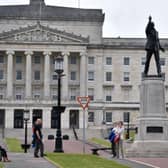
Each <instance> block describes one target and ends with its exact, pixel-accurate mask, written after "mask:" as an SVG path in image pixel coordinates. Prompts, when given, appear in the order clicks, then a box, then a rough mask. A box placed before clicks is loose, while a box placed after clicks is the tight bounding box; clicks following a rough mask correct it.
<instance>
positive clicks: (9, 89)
mask: <svg viewBox="0 0 168 168" xmlns="http://www.w3.org/2000/svg"><path fill="white" fill-rule="evenodd" d="M14 53H15V52H14V51H7V52H6V54H7V55H8V63H7V98H8V99H12V98H13V55H14Z"/></svg>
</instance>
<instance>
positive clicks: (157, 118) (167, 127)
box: [126, 76, 168, 157]
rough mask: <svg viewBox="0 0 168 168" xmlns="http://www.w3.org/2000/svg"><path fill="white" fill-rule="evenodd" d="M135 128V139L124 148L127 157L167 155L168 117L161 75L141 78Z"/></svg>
mask: <svg viewBox="0 0 168 168" xmlns="http://www.w3.org/2000/svg"><path fill="white" fill-rule="evenodd" d="M137 128H138V133H137V135H136V138H135V141H134V143H133V144H132V145H131V147H130V148H129V149H127V150H126V156H127V157H168V117H167V115H166V107H165V91H164V79H163V78H162V77H158V76H147V77H144V78H143V79H142V83H141V90H140V116H139V117H138V119H137Z"/></svg>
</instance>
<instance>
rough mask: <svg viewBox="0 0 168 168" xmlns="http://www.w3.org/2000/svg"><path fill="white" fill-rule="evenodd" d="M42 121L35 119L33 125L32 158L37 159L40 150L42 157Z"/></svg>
mask: <svg viewBox="0 0 168 168" xmlns="http://www.w3.org/2000/svg"><path fill="white" fill-rule="evenodd" d="M41 126H42V121H41V119H37V120H36V122H35V125H34V139H35V149H34V157H37V158H38V157H39V156H38V152H39V150H40V156H41V157H43V156H44V154H43V152H44V151H43V150H44V149H43V148H44V147H43V142H42V132H41Z"/></svg>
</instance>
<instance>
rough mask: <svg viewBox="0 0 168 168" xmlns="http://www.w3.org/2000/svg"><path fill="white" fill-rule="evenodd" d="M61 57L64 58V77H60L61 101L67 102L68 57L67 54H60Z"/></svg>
mask: <svg viewBox="0 0 168 168" xmlns="http://www.w3.org/2000/svg"><path fill="white" fill-rule="evenodd" d="M62 55H63V56H64V65H63V66H64V67H63V69H64V74H65V76H63V77H62V99H63V100H65V101H67V100H68V98H69V97H68V92H69V89H68V78H69V75H68V73H69V71H68V56H69V52H64V53H62Z"/></svg>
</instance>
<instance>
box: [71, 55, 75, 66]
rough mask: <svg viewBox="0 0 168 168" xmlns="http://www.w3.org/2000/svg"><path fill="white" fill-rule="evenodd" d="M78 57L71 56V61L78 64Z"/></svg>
mask: <svg viewBox="0 0 168 168" xmlns="http://www.w3.org/2000/svg"><path fill="white" fill-rule="evenodd" d="M76 58H77V57H76V56H74V55H73V56H71V57H70V62H71V64H76V63H77V59H76Z"/></svg>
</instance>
